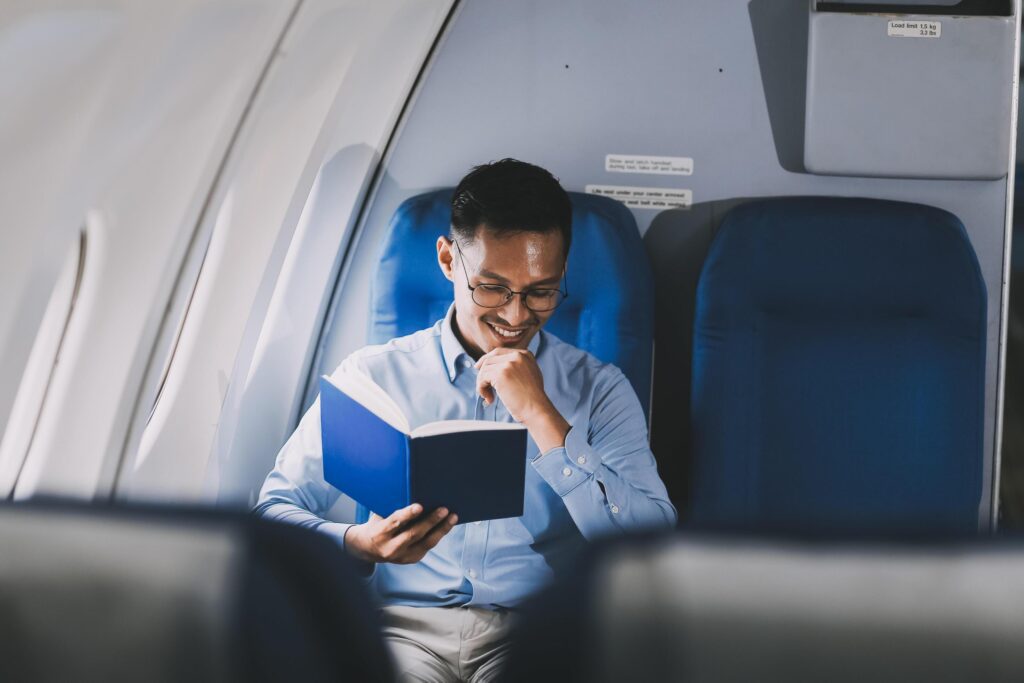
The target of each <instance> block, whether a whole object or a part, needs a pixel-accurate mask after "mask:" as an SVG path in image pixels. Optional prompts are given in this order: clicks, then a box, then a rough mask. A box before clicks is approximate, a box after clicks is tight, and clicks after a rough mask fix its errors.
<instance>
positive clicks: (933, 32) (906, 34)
mask: <svg viewBox="0 0 1024 683" xmlns="http://www.w3.org/2000/svg"><path fill="white" fill-rule="evenodd" d="M889 36H890V37H893V38H940V37H941V36H942V22H940V21H890V22H889Z"/></svg>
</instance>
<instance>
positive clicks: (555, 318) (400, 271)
mask: <svg viewBox="0 0 1024 683" xmlns="http://www.w3.org/2000/svg"><path fill="white" fill-rule="evenodd" d="M453 192H454V190H452V189H450V188H449V189H443V190H437V191H434V192H428V193H426V194H421V195H418V196H415V197H412V198H410V199H408V200H406V201H405V202H403V203H402V204H401V206H399V207H398V209H397V210H396V211H395V215H394V217H393V218H392V219H391V225H390V227H389V230H388V236H387V238H386V241H385V244H384V248H383V252H382V255H381V258H380V263H379V265H378V266H377V271H376V274H375V277H374V281H373V292H372V305H371V309H372V312H371V321H370V334H369V337H370V343H383V342H385V341H387V340H389V339H391V338H393V337H398V336H402V335H406V334H410V333H412V332H414V331H416V330H419V329H423V328H425V327H429V326H430V325H431V324H433V323H434V322H435V321H437V320H438V319H440V318H443V317H444V315H445V313H446V311H447V310H448V306H449V304H450V303H451V301H452V283H451V282H449V281H448V280H446V279H445V277H444V275H442V274H441V270H440V268H438V266H437V259H436V256H435V254H436V246H435V244H436V242H437V238H438V236H439V235H447V234H448V231H449V223H450V216H451V198H452V193H453ZM569 197H570V200H571V202H572V246H571V248H570V253H569V263H568V268H567V288H568V291H569V297H568V298H567V299H566V300H565V301H564V302H563V303H562V305H561V306H559V307H558V309H557V310H556V311H555V313H554V314H553V315H552V317H551V319H550V320H549V321H548V323H547V324H546V325H545V327H544V329H545V330H546V331H548V332H550V333H552V334H554V335H555V336H557V337H558V338H559V339H562V340H563V341H566V342H568V343H570V344H573V345H575V346H578V347H579V348H582V349H584V350H585V351H588V352H590V353H592V354H594V355H595V356H597V357H598V358H599V359H601V360H602V361H605V362H607V363H613V364H615V365H616V366H618V368H619V369H620V370H622V372H623V373H624V374H625V375H626V377H627V378H628V379H629V381H630V383H631V384H632V385H633V389H634V390H635V391H636V394H637V397H638V398H639V399H640V404H641V405H642V406H643V409H644V412H645V414H648V415H649V414H650V407H649V402H650V391H651V363H652V340H653V337H654V294H653V276H652V274H651V267H650V264H649V262H648V260H647V253H646V251H645V250H644V246H643V242H642V241H641V239H640V233H639V231H638V230H637V226H636V221H635V220H634V219H633V215H632V213H631V212H630V211H629V210H628V209H627V208H626V207H625V206H623V205H622V204H621V203H620V202H617V201H614V200H612V199H608V198H606V197H598V196H593V195H585V194H580V193H575V192H570V193H569ZM365 517H366V512H365V510H360V511H359V513H358V515H357V518H358V519H364V518H365Z"/></svg>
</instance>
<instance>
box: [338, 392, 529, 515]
mask: <svg viewBox="0 0 1024 683" xmlns="http://www.w3.org/2000/svg"><path fill="white" fill-rule="evenodd" d="M335 382H338V384H340V385H341V386H338V385H337V384H335ZM320 427H321V435H322V440H323V464H324V479H325V480H326V481H327V483H329V484H331V485H332V486H334V487H335V488H337V489H338V490H340V491H342V492H343V493H345V494H346V495H348V496H350V497H352V498H353V499H355V500H356V501H357V502H358V503H361V504H362V505H365V506H366V507H367V508H369V509H370V510H372V511H373V512H375V513H377V514H378V515H380V516H381V517H387V516H388V515H390V514H391V513H392V512H394V511H395V510H398V509H399V508H403V507H406V506H407V505H411V504H412V503H420V504H421V505H423V509H424V511H426V512H431V511H433V510H434V509H436V508H438V507H446V508H448V509H449V510H451V511H452V512H454V513H456V514H457V515H458V516H459V523H460V524H464V523H467V522H475V521H479V520H485V519H499V518H502V517H519V516H521V515H522V514H523V488H524V484H525V481H526V429H524V428H523V427H522V426H521V425H517V424H512V423H502V422H486V421H483V420H445V421H441V422H431V423H429V424H426V425H422V426H420V427H418V428H417V429H409V425H408V421H407V420H406V418H405V416H404V415H403V414H402V413H401V411H400V410H399V409H398V406H397V404H395V402H394V401H393V400H391V398H390V397H388V396H387V395H386V394H385V392H384V391H383V389H381V388H380V387H378V386H377V385H376V384H374V383H373V381H372V380H371V379H370V378H369V377H366V376H365V375H363V374H361V373H342V375H341V376H339V377H335V378H334V381H332V379H331V378H328V377H322V378H321V379H320Z"/></svg>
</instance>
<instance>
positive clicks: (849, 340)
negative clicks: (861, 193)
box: [688, 198, 986, 530]
mask: <svg viewBox="0 0 1024 683" xmlns="http://www.w3.org/2000/svg"><path fill="white" fill-rule="evenodd" d="M985 344H986V293H985V286H984V282H983V280H982V277H981V273H980V270H979V267H978V262H977V258H976V257H975V254H974V251H973V249H972V248H971V245H970V243H969V241H968V239H967V235H966V233H965V231H964V228H963V225H962V224H961V223H960V221H959V220H958V219H957V218H956V217H955V216H953V215H952V214H950V213H948V212H945V211H942V210H939V209H936V208H932V207H927V206H920V205H915V204H908V203H902V202H890V201H880V200H868V199H839V198H787V199H772V200H765V201H756V202H751V203H748V204H745V205H743V206H740V207H738V208H736V209H734V210H732V211H731V212H730V213H729V214H728V215H727V216H726V218H725V219H724V220H723V223H722V225H721V228H720V230H719V233H718V235H717V236H716V238H715V241H714V243H713V245H712V246H711V250H710V252H709V254H708V257H707V260H706V261H705V264H704V268H703V271H702V273H701V278H700V284H699V286H698V293H697V307H696V316H695V325H694V344H693V384H692V397H691V401H692V403H691V406H692V407H691V421H692V430H693V440H694V443H693V459H694V463H693V491H692V494H693V495H692V509H691V510H690V512H689V515H688V517H689V520H690V522H691V523H692V524H694V525H720V524H730V525H734V524H738V525H741V526H758V525H763V524H777V525H781V526H794V525H813V526H821V527H827V528H853V529H872V530H874V529H884V528H890V529H891V528H893V527H900V528H918V527H921V528H927V529H957V530H971V529H975V530H976V529H977V527H978V519H979V504H980V499H981V493H982V476H983V465H984V462H983V453H982V451H983V430H984V388H985Z"/></svg>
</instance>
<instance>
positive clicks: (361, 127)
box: [117, 0, 451, 503]
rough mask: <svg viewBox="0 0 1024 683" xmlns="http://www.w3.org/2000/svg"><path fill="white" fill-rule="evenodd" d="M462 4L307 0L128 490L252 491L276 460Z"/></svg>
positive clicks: (263, 103) (259, 102) (254, 127)
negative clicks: (355, 248)
mask: <svg viewBox="0 0 1024 683" xmlns="http://www.w3.org/2000/svg"><path fill="white" fill-rule="evenodd" d="M450 5H451V2H450V0H431V1H425V0H424V1H418V2H402V1H399V0H377V1H374V2H367V1H355V0H348V1H344V0H323V1H321V2H311V1H307V2H304V3H303V5H302V7H301V9H300V11H299V13H298V14H297V15H296V17H295V20H294V23H293V25H292V26H291V28H290V29H289V32H288V34H287V35H286V37H285V39H284V42H283V43H282V45H281V48H280V51H279V54H280V58H279V60H278V61H277V62H276V63H275V64H274V66H273V68H272V69H271V71H270V72H269V73H268V76H267V80H266V83H265V85H264V87H263V89H262V90H261V92H260V94H259V96H258V98H257V99H256V101H255V102H254V105H253V109H252V112H251V117H250V121H248V122H247V125H246V129H245V131H244V135H243V139H242V143H241V144H240V145H239V148H238V150H237V152H236V154H235V155H234V156H233V158H232V160H231V162H230V164H229V166H228V168H227V169H226V171H225V173H224V176H223V178H222V183H221V185H220V186H219V187H218V189H217V194H216V196H215V197H214V200H213V203H212V206H213V211H211V213H210V215H209V216H208V217H207V220H210V221H214V226H213V231H212V238H211V243H210V248H209V251H208V253H207V254H206V259H205V262H204V263H203V268H202V273H201V275H200V279H199V282H198V285H197V288H196V292H195V296H194V298H193V300H192V303H191V306H190V308H189V312H188V315H187V317H186V319H185V324H184V327H183V329H182V334H181V339H180V341H179V343H178V347H177V350H176V352H175V357H174V359H173V360H172V363H171V366H170V370H169V373H168V376H167V381H166V385H165V386H164V389H163V394H162V396H161V398H160V401H159V403H158V404H157V405H156V408H155V411H154V413H153V415H152V418H151V419H150V420H149V424H148V425H147V426H146V427H145V429H144V431H143V430H138V431H139V432H140V436H139V441H138V448H135V444H134V443H133V441H134V439H135V437H132V438H131V439H130V440H129V444H128V448H127V453H128V457H127V458H126V460H125V462H124V465H123V467H122V469H121V472H120V475H119V478H118V482H117V496H118V497H119V498H127V499H147V500H151V499H173V500H196V499H200V498H203V497H206V498H217V499H220V500H228V501H231V500H238V501H240V502H243V503H244V502H247V500H248V498H249V497H250V496H251V492H252V490H253V488H254V487H258V484H259V482H260V481H262V478H263V477H265V475H266V473H267V472H268V471H269V470H270V467H271V466H272V463H273V457H274V454H275V453H276V451H277V450H278V448H279V447H280V445H281V444H282V443H283V442H284V439H285V438H286V437H287V434H288V431H289V429H290V427H291V418H292V415H293V414H294V409H295V401H296V398H295V397H296V392H297V391H298V390H299V389H300V388H301V385H302V381H301V380H302V377H303V374H304V369H305V364H306V358H307V355H308V354H307V350H308V348H309V346H310V343H311V339H313V338H314V337H315V331H316V328H317V325H318V322H319V319H320V314H321V312H322V310H323V308H324V306H325V297H327V296H329V294H330V293H329V285H328V282H330V280H331V272H332V270H333V268H334V266H335V263H336V256H337V254H338V252H339V250H340V249H342V247H343V246H344V244H345V240H346V236H347V234H348V229H349V228H350V225H351V221H352V220H353V218H354V216H353V212H354V211H356V210H357V209H358V206H359V202H360V199H361V197H362V195H363V193H364V190H365V187H366V186H367V184H368V182H369V178H370V177H371V175H372V173H373V172H374V170H375V169H376V166H377V164H378V163H379V159H380V157H381V155H382V153H383V150H384V148H385V146H386V144H387V141H388V139H389V137H390V135H391V132H392V130H393V128H394V126H395V124H396V122H397V120H398V116H399V113H400V112H401V110H402V107H403V106H404V104H405V102H406V99H407V98H408V96H409V93H410V90H411V88H412V86H413V83H414V82H415V79H416V76H417V74H418V73H419V70H420V68H421V66H422V64H423V62H424V60H425V58H426V56H427V54H428V52H429V49H430V47H431V45H432V44H433V41H434V39H435V37H436V36H437V34H438V31H439V30H440V27H441V25H442V24H443V21H444V18H445V17H446V15H447V13H448V11H449V9H450ZM318 176H319V180H318V181H317V184H316V189H315V190H314V189H312V188H313V187H314V180H315V179H316V178H317V177H318ZM300 224H301V227H299V228H298V229H297V226H299V225H300ZM293 237H294V238H295V239H294V240H293ZM265 321H266V323H265ZM141 408H142V406H140V409H141ZM145 417H146V415H145V413H143V412H140V413H137V414H136V416H135V421H136V425H139V424H140V423H144V421H145ZM133 433H134V432H133ZM211 453H213V459H212V460H211ZM222 489H223V491H224V493H223V494H221V493H220V492H221V490H222Z"/></svg>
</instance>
